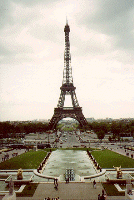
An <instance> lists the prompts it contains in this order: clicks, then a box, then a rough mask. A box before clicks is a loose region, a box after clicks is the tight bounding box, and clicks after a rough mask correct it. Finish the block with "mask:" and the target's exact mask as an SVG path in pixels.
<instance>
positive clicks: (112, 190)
mask: <svg viewBox="0 0 134 200" xmlns="http://www.w3.org/2000/svg"><path fill="white" fill-rule="evenodd" d="M102 186H103V188H104V190H105V191H106V194H107V196H125V192H119V191H118V190H117V188H116V187H115V186H114V184H111V183H102Z"/></svg>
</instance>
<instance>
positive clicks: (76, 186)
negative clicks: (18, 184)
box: [17, 183, 103, 200]
mask: <svg viewBox="0 0 134 200" xmlns="http://www.w3.org/2000/svg"><path fill="white" fill-rule="evenodd" d="M102 189H103V187H102V185H101V183H97V187H96V189H94V188H93V184H92V183H69V184H66V183H59V186H58V190H57V191H56V190H55V188H54V184H53V183H40V184H39V185H38V187H37V189H36V191H35V193H34V195H33V197H17V200H44V199H45V198H48V197H50V198H56V197H59V198H60V200H97V199H98V194H101V193H102Z"/></svg>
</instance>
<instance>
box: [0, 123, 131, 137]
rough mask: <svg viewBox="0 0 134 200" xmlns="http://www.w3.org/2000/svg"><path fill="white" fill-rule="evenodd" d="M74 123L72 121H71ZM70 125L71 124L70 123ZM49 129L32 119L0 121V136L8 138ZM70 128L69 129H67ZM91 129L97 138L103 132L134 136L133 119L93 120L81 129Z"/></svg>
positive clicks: (45, 124)
mask: <svg viewBox="0 0 134 200" xmlns="http://www.w3.org/2000/svg"><path fill="white" fill-rule="evenodd" d="M73 125H74V122H73ZM60 126H61V129H62V128H63V125H57V128H58V129H59V128H60ZM70 126H72V125H70ZM48 129H49V127H48V123H45V122H37V121H36V122H33V121H26V122H25V121H24V122H19V121H18V122H10V121H7V122H0V137H1V138H8V137H15V136H16V135H17V133H24V134H28V133H36V132H40V133H42V132H45V131H47V130H48ZM75 129H81V127H80V126H77V125H76V126H75ZM69 130H70V129H69ZM86 130H93V131H94V132H95V133H96V134H97V135H98V138H99V139H103V138H104V136H105V134H107V133H109V134H111V138H113V139H114V138H118V137H120V135H121V134H126V135H127V133H129V134H130V135H131V136H134V120H129V121H126V120H116V121H112V122H108V121H103V122H98V121H94V122H92V123H88V124H87V126H86V127H85V128H84V129H81V131H86Z"/></svg>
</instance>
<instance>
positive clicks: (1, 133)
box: [0, 121, 48, 138]
mask: <svg viewBox="0 0 134 200" xmlns="http://www.w3.org/2000/svg"><path fill="white" fill-rule="evenodd" d="M47 130H48V123H44V122H30V121H28V122H10V121H8V122H0V138H8V137H16V136H17V133H24V134H29V133H36V132H40V133H42V132H45V131H47Z"/></svg>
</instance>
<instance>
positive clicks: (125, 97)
mask: <svg viewBox="0 0 134 200" xmlns="http://www.w3.org/2000/svg"><path fill="white" fill-rule="evenodd" d="M66 16H67V18H68V23H69V26H70V51H71V66H72V73H73V81H74V86H75V87H76V95H77V98H78V102H79V105H80V106H81V107H82V109H83V114H84V116H85V117H86V118H89V117H94V118H95V119H98V118H106V117H111V118H128V117H134V0H67V1H66V0H51V1H50V0H0V95H1V96H0V110H1V111H0V120H1V121H6V120H11V121H12V120H34V119H50V118H51V117H52V115H53V113H54V107H56V106H57V103H58V99H59V96H60V87H61V85H62V78H63V67H64V48H65V39H64V36H65V35H64V26H65V24H66ZM68 98H70V96H67V97H66V101H65V105H66V106H72V105H71V104H70V102H71V101H70V99H68Z"/></svg>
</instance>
